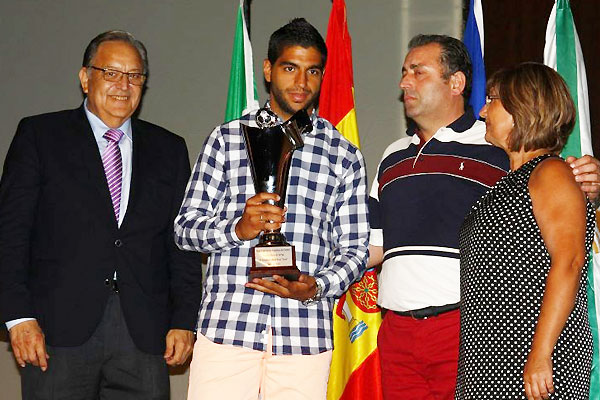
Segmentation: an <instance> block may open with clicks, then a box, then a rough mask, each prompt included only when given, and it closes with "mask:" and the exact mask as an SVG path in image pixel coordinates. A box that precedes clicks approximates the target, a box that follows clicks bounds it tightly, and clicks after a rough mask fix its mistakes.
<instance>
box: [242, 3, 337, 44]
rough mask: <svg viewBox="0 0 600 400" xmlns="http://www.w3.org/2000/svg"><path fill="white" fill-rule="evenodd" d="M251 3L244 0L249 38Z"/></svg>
mask: <svg viewBox="0 0 600 400" xmlns="http://www.w3.org/2000/svg"><path fill="white" fill-rule="evenodd" d="M332 1H333V0H332ZM251 3H252V0H246V1H244V19H245V20H246V29H247V30H248V38H250V37H251V35H250V6H251Z"/></svg>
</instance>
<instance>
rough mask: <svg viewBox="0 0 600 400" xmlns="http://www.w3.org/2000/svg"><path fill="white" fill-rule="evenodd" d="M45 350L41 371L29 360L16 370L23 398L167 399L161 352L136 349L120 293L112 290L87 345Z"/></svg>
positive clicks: (34, 399)
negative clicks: (46, 361)
mask: <svg viewBox="0 0 600 400" xmlns="http://www.w3.org/2000/svg"><path fill="white" fill-rule="evenodd" d="M73 323H74V324H76V323H77V321H73ZM47 349H48V355H49V356H50V359H49V360H48V369H47V370H46V372H42V371H41V370H40V368H39V367H34V366H32V365H30V364H28V365H27V366H26V367H25V368H23V369H22V370H21V388H22V395H23V399H24V400H58V399H61V400H63V399H64V400H88V399H89V400H129V399H132V400H133V399H136V400H138V399H139V400H142V399H143V400H165V399H168V398H169V392H170V388H169V372H168V368H167V364H166V363H165V360H164V359H163V357H162V355H154V354H146V353H143V352H141V351H140V350H138V349H137V347H136V346H135V344H134V343H133V340H132V339H131V336H130V335H129V331H128V330H127V325H126V323H125V319H124V318H123V313H122V311H121V305H120V302H119V295H118V294H116V293H114V292H112V294H111V295H110V296H109V300H108V302H107V304H106V309H105V311H104V316H103V318H102V321H101V322H100V324H99V325H98V328H97V329H96V332H94V334H93V335H92V337H91V338H90V339H89V340H88V341H87V342H86V343H84V344H83V345H81V346H77V347H54V346H47ZM0 397H1V396H0Z"/></svg>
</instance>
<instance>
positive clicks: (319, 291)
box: [302, 280, 323, 306]
mask: <svg viewBox="0 0 600 400" xmlns="http://www.w3.org/2000/svg"><path fill="white" fill-rule="evenodd" d="M315 283H316V284H317V291H316V292H315V294H314V295H313V296H312V297H309V298H308V299H306V300H303V301H302V304H304V305H305V306H310V305H312V304H315V303H316V302H317V301H319V300H321V296H323V284H322V283H321V281H319V280H316V281H315Z"/></svg>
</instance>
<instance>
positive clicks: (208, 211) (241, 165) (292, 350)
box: [175, 112, 369, 355]
mask: <svg viewBox="0 0 600 400" xmlns="http://www.w3.org/2000/svg"><path fill="white" fill-rule="evenodd" d="M254 116H255V112H252V113H250V114H247V115H245V116H243V117H242V118H241V119H240V120H235V121H232V122H229V123H226V124H224V125H221V126H219V127H217V128H215V130H214V131H213V132H212V133H211V135H210V136H209V137H208V139H207V140H206V143H205V144H204V148H203V150H202V152H201V153H200V155H199V157H198V160H197V161H196V165H195V167H194V171H193V173H192V177H191V179H190V182H189V183H188V187H187V192H186V196H185V199H184V201H183V204H182V206H181V210H180V212H179V216H178V217H177V218H176V220H175V240H176V242H177V244H178V246H179V247H180V248H181V249H184V250H193V251H201V252H208V253H210V258H209V263H208V273H207V279H206V283H205V285H204V290H203V297H202V305H201V307H200V312H199V320H198V331H199V332H200V333H202V335H204V336H206V337H207V338H208V339H210V340H212V341H213V342H215V343H223V344H231V345H235V346H243V347H246V348H251V349H255V350H261V351H265V350H266V347H267V335H266V329H267V327H268V326H271V327H272V333H273V353H274V354H279V355H281V354H318V353H321V352H323V351H327V350H331V349H332V348H333V341H332V333H333V332H332V311H333V305H334V300H335V298H336V297H339V296H340V295H341V294H342V293H344V292H345V291H346V290H347V289H348V287H349V286H350V284H351V283H352V282H354V281H355V280H356V279H357V278H359V277H360V276H361V275H362V273H363V272H364V270H365V267H366V261H367V246H368V239H369V224H368V211H367V201H368V200H367V191H366V176H365V167H364V160H363V157H362V155H361V153H360V151H359V150H358V149H356V148H355V147H354V146H352V144H350V143H349V142H348V141H347V140H346V139H345V138H344V137H343V136H342V135H341V134H340V133H339V132H338V131H337V130H336V129H335V128H334V127H333V126H332V125H331V123H330V122H328V121H326V120H324V119H322V118H320V117H317V116H316V113H313V115H312V116H311V120H312V123H313V127H314V129H313V130H312V132H310V133H308V134H304V135H303V139H304V146H303V147H302V148H301V149H299V150H296V151H295V152H294V153H293V156H292V161H291V168H290V172H289V183H288V189H287V197H286V199H285V204H286V206H287V207H288V211H287V213H286V222H285V223H284V224H283V225H282V228H281V232H282V233H283V234H285V237H286V239H287V241H288V242H289V243H290V244H292V245H294V246H295V248H296V264H297V267H298V268H299V269H300V271H301V272H302V273H305V274H310V275H312V276H314V277H315V278H316V279H317V281H319V282H320V283H321V285H322V287H323V298H322V300H321V301H318V302H316V303H315V304H312V305H309V306H305V305H303V304H302V303H301V302H300V301H298V300H293V299H286V298H281V297H279V296H275V295H271V294H265V293H262V292H259V291H255V290H253V289H248V288H246V287H245V286H244V285H245V284H246V283H247V282H248V272H249V270H250V266H251V263H252V261H251V255H250V251H251V248H252V247H254V246H255V245H256V244H257V243H258V239H254V240H251V241H242V240H240V239H238V237H237V236H236V234H235V225H236V224H237V222H238V221H239V220H240V218H241V216H242V213H243V211H244V206H245V204H246V201H247V200H248V199H249V198H250V197H252V196H254V195H255V194H256V193H255V189H254V185H253V181H252V175H251V172H250V167H249V165H248V158H247V155H246V148H245V143H244V138H243V135H242V133H241V131H240V121H241V122H242V123H244V124H247V125H250V126H257V125H256V122H255V120H254Z"/></svg>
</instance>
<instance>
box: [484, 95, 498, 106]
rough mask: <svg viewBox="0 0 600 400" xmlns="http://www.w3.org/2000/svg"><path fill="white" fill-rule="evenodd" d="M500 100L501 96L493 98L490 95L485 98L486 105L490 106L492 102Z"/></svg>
mask: <svg viewBox="0 0 600 400" xmlns="http://www.w3.org/2000/svg"><path fill="white" fill-rule="evenodd" d="M499 98H500V96H492V95H490V94H488V95H487V96H485V105H486V106H489V105H490V103H491V102H492V100H496V99H499Z"/></svg>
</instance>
